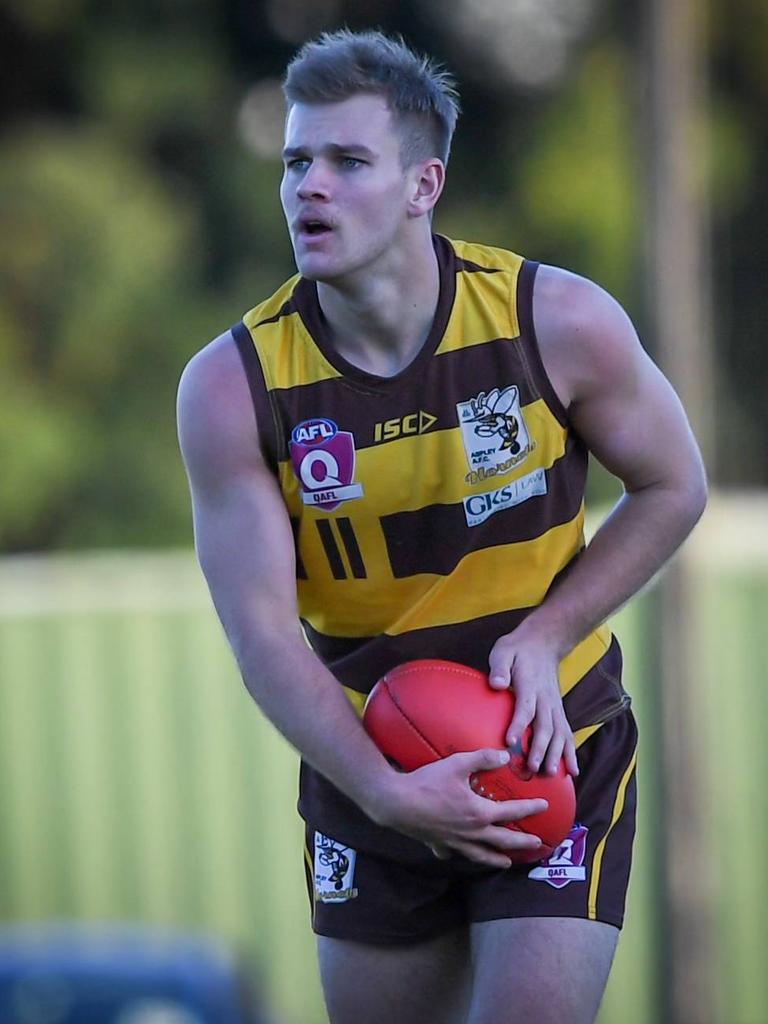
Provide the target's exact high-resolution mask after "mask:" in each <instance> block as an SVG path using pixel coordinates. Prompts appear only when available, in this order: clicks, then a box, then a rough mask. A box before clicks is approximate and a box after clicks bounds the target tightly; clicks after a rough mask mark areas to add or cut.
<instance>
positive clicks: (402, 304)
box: [317, 238, 440, 377]
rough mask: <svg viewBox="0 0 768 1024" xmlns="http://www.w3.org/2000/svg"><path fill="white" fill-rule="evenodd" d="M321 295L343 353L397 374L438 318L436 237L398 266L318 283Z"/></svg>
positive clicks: (361, 364)
mask: <svg viewBox="0 0 768 1024" xmlns="http://www.w3.org/2000/svg"><path fill="white" fill-rule="evenodd" d="M317 295H318V300H319V302H320V308H321V309H322V311H323V315H324V317H325V319H326V322H327V325H328V332H329V335H330V337H331V341H332V343H333V347H334V348H335V349H336V351H337V352H338V353H339V355H341V356H343V358H344V359H346V360H347V362H350V363H352V365H353V366H357V367H358V368H359V369H361V370H365V371H367V372H368V373H373V374H376V375H377V376H380V377H393V376H394V375H395V374H397V373H399V372H400V371H401V370H403V369H404V368H405V367H406V366H408V365H409V364H410V363H411V362H413V360H414V359H415V358H416V356H417V355H418V353H419V352H420V351H421V348H422V346H423V345H424V342H425V341H426V340H427V337H428V335H429V332H430V328H431V327H432V323H433V321H434V318H435V310H436V308H437V302H438V298H439V295H440V271H439V268H438V263H437V257H436V255H435V251H434V248H433V246H432V240H431V238H429V240H428V247H423V248H421V249H420V251H419V252H417V253H416V254H415V255H414V254H411V255H410V258H409V259H408V260H407V261H406V260H403V261H401V263H400V265H395V266H390V267H389V268H387V269H386V270H381V269H378V270H377V271H376V272H369V273H366V274H365V275H361V278H360V280H357V281H354V282H343V283H341V284H337V283H333V284H329V283H318V286H317Z"/></svg>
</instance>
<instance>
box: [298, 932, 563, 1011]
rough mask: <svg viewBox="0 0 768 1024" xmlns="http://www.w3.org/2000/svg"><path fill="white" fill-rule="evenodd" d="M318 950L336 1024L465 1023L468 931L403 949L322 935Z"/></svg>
mask: <svg viewBox="0 0 768 1024" xmlns="http://www.w3.org/2000/svg"><path fill="white" fill-rule="evenodd" d="M317 950H318V960H319V964H320V978H321V981H322V983H323V994H324V996H325V1003H326V1006H327V1008H328V1017H329V1020H330V1022H331V1024H425V1022H428V1024H464V1022H465V1021H466V1015H467V1007H468V1003H469V980H470V978H469V975H470V966H469V963H470V961H469V939H468V935H467V931H466V929H464V928H457V929H454V930H452V931H450V932H448V933H446V934H445V935H441V936H439V937H437V938H433V939H429V940H427V941H422V942H416V943H408V944H399V945H374V944H368V943H361V942H351V941H348V940H343V939H332V938H328V937H327V936H324V935H318V936H317ZM560 1024H562V1022H560Z"/></svg>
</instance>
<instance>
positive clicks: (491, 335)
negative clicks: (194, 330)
mask: <svg viewBox="0 0 768 1024" xmlns="http://www.w3.org/2000/svg"><path fill="white" fill-rule="evenodd" d="M434 245H435V252H436V254H437V258H438V264H439V270H440V293H439V300H438V305H437V310H436V314H435V319H434V322H433V325H432V329H431V331H430V333H429V336H428V337H427V340H426V342H425V343H424V345H423V347H422V349H421V350H420V352H419V354H418V355H417V356H416V358H415V359H414V360H413V362H411V363H410V365H408V366H407V367H406V368H405V369H404V370H402V371H401V372H400V373H398V374H397V375H396V376H393V377H387V378H383V377H378V376H375V375H373V374H370V373H367V372H365V371H363V370H361V369H358V368H357V367H355V366H353V365H351V364H350V363H348V362H347V361H346V360H344V359H343V358H342V357H341V356H340V355H339V354H338V353H336V352H335V351H334V349H333V346H332V344H331V343H330V340H329V338H328V334H327V330H326V327H325V323H324V320H323V316H322V312H321V310H320V306H319V303H318V299H317V290H316V286H315V284H314V283H312V282H310V281H308V280H306V279H304V278H301V277H299V276H296V277H294V278H292V279H291V280H289V281H288V282H286V284H285V285H283V286H282V287H281V288H280V289H279V290H278V291H277V292H276V293H275V294H274V295H273V296H272V297H271V298H270V299H268V300H267V301H266V302H264V303H262V304H261V305H259V306H257V307H256V308H255V309H253V310H251V311H250V312H249V313H247V314H246V315H245V317H244V318H243V321H242V322H241V323H240V324H237V325H236V326H235V327H234V328H233V335H234V337H235V340H236V343H237V346H238V349H239V351H240V354H241V357H242V359H243V363H244V366H245V369H246V373H247V376H248V380H249V384H250V388H251V394H252V396H253V401H254V406H255V411H256V418H257V424H258V429H259V435H260V438H261V441H262V446H263V449H264V454H265V457H266V458H267V460H268V462H269V463H270V465H271V466H272V468H273V470H274V472H275V474H276V477H277V480H278V482H279V486H280V489H281V491H282V495H283V498H284V500H285V504H286V507H287V509H288V513H289V515H290V518H291V522H292V525H293V529H294V536H295V543H296V575H297V592H298V606H299V614H300V616H301V620H302V623H303V625H304V629H305V632H306V635H307V638H308V640H309V642H310V644H311V645H312V647H313V649H314V650H315V651H316V653H317V654H318V655H319V657H320V658H321V659H322V660H323V662H324V663H325V664H326V665H327V666H328V668H329V669H330V670H331V672H333V674H334V675H335V676H336V678H337V679H338V680H339V681H340V683H341V684H342V685H343V686H344V687H345V690H346V692H347V695H348V696H349V698H350V700H351V701H352V702H353V704H354V705H355V707H356V708H357V709H358V711H362V707H363V704H364V701H365V697H366V695H367V693H368V692H369V691H370V689H371V688H372V686H373V685H374V683H375V682H376V680H377V679H378V678H379V677H380V676H381V675H383V674H384V673H385V672H386V671H388V670H389V669H390V668H392V667H394V666H395V665H398V664H400V663H401V662H404V661H408V660H410V659H413V658H427V657H428V658H447V659H449V660H452V661H458V662H462V663H464V664H467V665H471V666H473V667H475V668H477V669H480V670H482V671H486V672H487V671H488V654H489V652H490V649H491V647H492V646H493V644H494V642H495V641H496V640H497V639H498V638H499V637H500V636H502V635H503V634H504V633H508V632H510V631H511V630H513V629H514V628H515V627H516V626H517V625H518V624H519V623H520V622H521V621H522V620H523V619H524V618H525V616H526V615H527V614H528V612H529V611H530V610H531V609H533V608H535V607H536V606H537V605H539V604H540V603H541V602H542V601H543V600H544V598H545V597H546V595H547V593H548V591H549V590H550V588H551V587H553V586H556V585H557V582H558V580H560V579H562V576H563V574H564V573H566V572H567V571H568V568H569V566H571V565H573V562H574V559H576V558H577V557H578V554H579V552H580V551H581V549H582V548H583V546H584V536H583V525H584V487H585V483H586V473H587V451H586V448H585V446H584V444H583V443H582V441H581V440H580V438H579V437H578V435H577V434H576V433H575V432H574V430H573V429H572V428H571V426H570V424H569V420H568V415H567V411H566V410H565V408H564V407H563V406H562V404H561V402H560V401H559V399H558V397H557V395H556V393H555V391H554V389H553V387H552V385H551V383H550V381H549V378H548V376H547V374H546V372H545V369H544V366H543V363H542V360H541V356H540V354H539V349H538V345H537V342H536V337H535V333H534V329H533V317H532V293H533V281H534V277H535V274H536V270H537V264H535V263H532V262H530V261H528V260H524V259H523V258H522V257H520V256H517V255H515V254H513V253H511V252H507V251H505V250H502V249H496V248H490V247H487V246H481V245H473V244H468V243H465V242H458V241H449V240H448V239H445V238H443V237H441V236H435V238H434ZM620 676H621V654H620V651H619V647H618V644H617V643H616V641H615V639H613V638H612V636H611V633H610V631H609V629H608V628H607V627H606V626H602V627H600V628H598V629H596V630H595V631H594V632H593V633H591V634H590V635H589V636H588V637H587V638H586V639H585V640H583V641H582V642H581V643H579V644H578V645H577V646H576V647H575V648H574V650H573V651H571V653H570V654H568V656H567V657H566V658H565V659H564V660H563V661H562V663H561V665H560V688H561V692H562V695H563V702H564V706H565V710H566V714H567V716H568V719H569V722H570V724H571V727H572V729H573V730H574V732H577V733H578V732H579V731H581V734H582V735H581V738H582V739H583V738H586V735H588V734H589V733H591V732H592V731H594V729H595V728H596V727H597V726H599V724H601V723H602V722H604V721H606V720H607V719H608V718H610V717H612V716H613V715H615V714H617V713H619V712H620V711H622V710H623V709H624V708H625V707H627V706H628V703H629V698H628V697H627V695H626V693H625V692H624V690H623V689H622V686H621V682H620ZM577 738H578V737H577ZM299 806H300V811H301V813H302V814H303V816H304V817H305V818H306V819H307V820H308V821H310V822H312V823H313V824H315V825H316V826H317V827H318V828H320V829H322V830H325V831H327V832H328V834H330V835H333V836H334V837H335V838H337V839H339V840H341V841H345V842H348V843H353V844H354V843H356V844H357V845H358V847H359V848H364V847H365V845H366V844H367V846H368V848H378V847H380V846H381V845H382V842H383V838H382V835H381V834H380V833H383V832H384V831H387V830H380V829H378V827H377V826H374V825H373V823H372V822H370V821H369V819H368V818H366V817H365V815H363V814H362V812H361V811H360V810H359V809H358V808H357V807H356V806H355V805H354V804H353V803H352V802H351V801H349V800H348V799H347V798H346V797H344V796H343V795H342V794H341V793H339V792H338V790H336V789H335V788H334V787H333V786H332V785H331V784H330V783H329V782H328V781H327V780H326V779H325V778H324V777H323V776H321V775H320V774H319V773H317V772H316V771H314V770H313V769H311V768H310V767H309V766H307V765H303V766H302V784H301V797H300V805H299ZM389 835H390V836H391V837H393V838H392V842H391V843H390V844H389V847H388V848H391V847H392V846H393V845H394V846H395V847H397V846H402V844H403V843H405V844H413V846H414V847H415V846H419V845H420V844H416V843H414V842H413V841H412V840H406V839H405V837H402V836H399V837H397V836H396V834H395V833H389ZM385 845H386V844H385ZM410 852H413V850H412V849H411V851H410Z"/></svg>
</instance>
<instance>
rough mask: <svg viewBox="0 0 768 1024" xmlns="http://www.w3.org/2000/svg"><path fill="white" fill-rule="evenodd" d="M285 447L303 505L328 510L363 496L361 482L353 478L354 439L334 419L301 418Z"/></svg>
mask: <svg viewBox="0 0 768 1024" xmlns="http://www.w3.org/2000/svg"><path fill="white" fill-rule="evenodd" d="M288 447H289V450H290V453H291V463H292V465H293V471H294V473H295V474H296V477H297V478H298V480H299V483H300V484H301V500H302V501H303V502H304V504H305V505H315V506H317V508H321V509H323V510H325V511H326V512H330V511H332V510H333V509H335V508H338V506H339V505H341V504H342V503H343V502H345V501H351V500H352V499H353V498H362V496H363V485H362V484H359V483H355V482H354V476H355V439H354V437H353V436H352V434H350V433H348V432H347V431H344V430H339V428H338V427H337V426H336V424H335V423H334V422H333V420H328V419H324V418H323V417H319V416H318V417H315V418H314V419H311V420H302V422H301V423H298V424H297V425H296V426H295V427H294V428H293V430H292V431H291V440H290V444H289V445H288Z"/></svg>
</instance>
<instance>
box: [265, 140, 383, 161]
mask: <svg viewBox="0 0 768 1024" xmlns="http://www.w3.org/2000/svg"><path fill="white" fill-rule="evenodd" d="M320 152H321V153H328V154H330V155H331V156H340V155H341V154H344V155H347V156H350V155H352V154H357V155H359V156H366V157H368V158H369V159H373V157H374V156H375V153H374V152H373V150H372V149H369V148H368V147H367V146H363V145H362V143H359V142H353V143H350V144H349V145H348V146H341V145H339V144H338V143H337V142H329V143H327V145H325V146H323V147H322V148H321V150H320ZM307 155H308V150H307V149H306V147H304V146H286V147H285V149H284V150H283V158H284V159H286V160H291V159H293V158H295V157H300V156H307Z"/></svg>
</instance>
